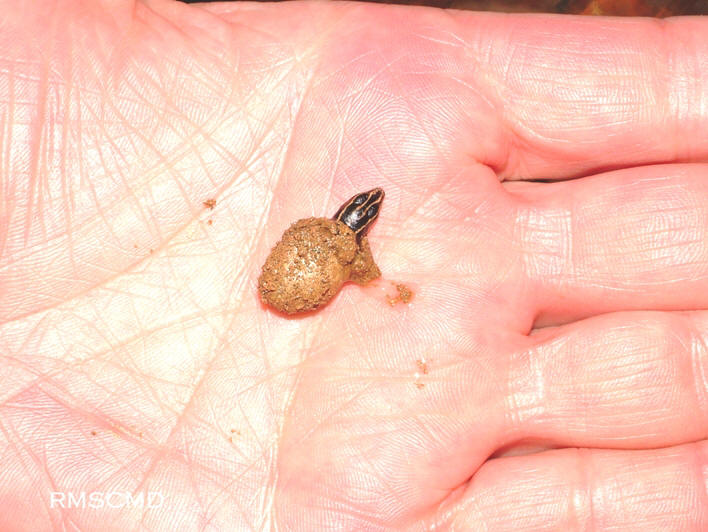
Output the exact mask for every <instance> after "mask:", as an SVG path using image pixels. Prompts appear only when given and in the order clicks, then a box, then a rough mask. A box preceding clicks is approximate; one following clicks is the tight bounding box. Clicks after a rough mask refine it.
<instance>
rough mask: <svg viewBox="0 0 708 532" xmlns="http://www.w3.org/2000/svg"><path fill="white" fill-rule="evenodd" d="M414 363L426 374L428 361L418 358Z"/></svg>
mask: <svg viewBox="0 0 708 532" xmlns="http://www.w3.org/2000/svg"><path fill="white" fill-rule="evenodd" d="M415 364H416V366H418V369H419V370H420V371H421V372H422V373H423V375H427V374H428V362H427V361H426V360H425V359H424V358H419V359H418V360H416V361H415Z"/></svg>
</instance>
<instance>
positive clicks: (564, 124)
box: [457, 14, 708, 179]
mask: <svg viewBox="0 0 708 532" xmlns="http://www.w3.org/2000/svg"><path fill="white" fill-rule="evenodd" d="M492 17H493V18H494V20H489V19H487V17H480V16H479V15H468V14H464V15H459V17H458V19H457V21H458V23H459V24H460V27H462V28H464V29H463V30H461V31H462V34H463V35H464V36H465V41H466V46H468V47H469V50H470V53H469V54H468V55H469V62H470V64H469V69H470V72H471V74H470V75H474V76H477V74H476V73H478V72H480V71H482V72H484V74H483V79H482V80H481V84H482V86H483V87H485V88H486V91H487V93H488V94H489V95H490V96H489V97H490V98H494V100H493V101H494V102H495V105H496V106H497V107H498V109H499V110H500V115H501V120H502V122H503V127H500V128H499V129H498V131H499V134H498V137H497V141H498V143H499V145H500V146H503V147H504V149H503V150H500V151H499V152H498V153H495V154H491V156H490V154H478V155H480V156H481V160H480V162H484V163H486V164H488V165H489V166H491V167H492V168H494V169H495V170H496V171H497V173H498V174H499V175H500V176H501V177H502V178H520V179H525V178H530V179H534V178H565V177H574V176H579V175H585V174H590V173H596V172H599V171H603V170H608V169H615V168H621V167H627V166H638V165H646V164H654V163H666V162H700V161H705V160H707V159H708V135H706V134H705V131H706V129H707V128H708V21H705V20H703V19H699V18H690V17H683V18H674V19H666V20H652V19H640V18H634V19H619V18H583V17H567V16H534V15H528V16H511V17H503V16H492ZM482 21H484V23H483V24H482V23H480V22H482Z"/></svg>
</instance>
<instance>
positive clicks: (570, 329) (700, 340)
mask: <svg viewBox="0 0 708 532" xmlns="http://www.w3.org/2000/svg"><path fill="white" fill-rule="evenodd" d="M529 341H530V342H532V346H531V347H529V348H528V349H526V350H524V351H520V352H518V354H517V355H515V356H514V357H512V360H511V364H510V366H509V374H508V376H507V378H508V381H509V382H511V383H513V387H511V391H510V392H509V394H508V396H507V398H506V405H505V406H504V408H503V409H502V411H503V412H504V415H505V416H507V419H506V425H507V427H508V429H507V440H508V441H510V442H513V441H521V442H524V441H531V442H534V441H541V442H548V443H550V444H552V445H555V446H562V447H568V446H573V447H613V448H640V447H644V448H646V447H657V446H667V445H676V444H680V443H687V442H691V441H697V440H701V439H706V438H708V347H707V346H708V312H686V313H679V312H675V313H669V312H623V313H617V314H608V315H603V316H598V317H594V318H589V319H587V320H584V321H580V322H575V323H572V324H569V325H564V326H561V327H555V328H547V329H542V330H540V331H537V332H536V333H535V334H532V335H531V337H530V338H529Z"/></svg>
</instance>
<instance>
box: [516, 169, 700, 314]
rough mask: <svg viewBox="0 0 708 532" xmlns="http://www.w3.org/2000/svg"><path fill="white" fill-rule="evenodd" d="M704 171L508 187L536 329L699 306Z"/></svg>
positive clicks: (640, 172)
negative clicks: (584, 319)
mask: <svg viewBox="0 0 708 532" xmlns="http://www.w3.org/2000/svg"><path fill="white" fill-rule="evenodd" d="M707 174H708V165H704V164H694V165H656V166H648V167H640V168H634V169H626V170H619V171H615V172H610V173H606V174H601V175H598V176H595V177H593V178H587V179H582V180H575V181H568V182H562V183H543V184H541V183H516V184H514V183H511V184H508V185H509V187H508V189H509V190H510V191H511V192H512V194H513V195H514V197H515V198H516V199H518V201H519V203H518V205H519V207H518V210H517V212H516V215H515V227H514V231H515V235H514V239H515V240H516V242H517V245H518V246H519V247H520V249H521V261H520V264H521V268H522V269H523V272H524V273H523V275H524V276H525V277H526V278H527V279H528V281H529V285H530V286H531V287H532V288H531V291H530V293H532V294H533V295H532V296H531V297H532V299H533V301H532V303H531V304H532V305H533V306H535V308H536V311H537V322H536V325H545V324H549V323H559V322H566V321H569V320H573V319H578V318H581V317H585V316H590V315H595V314H599V313H603V312H611V311H618V310H629V309H646V308H651V309H662V310H675V309H687V310H690V309H703V308H708V181H707V180H706V179H705V177H706V175H707Z"/></svg>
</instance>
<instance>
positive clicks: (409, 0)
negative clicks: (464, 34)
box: [182, 0, 708, 17]
mask: <svg viewBox="0 0 708 532" xmlns="http://www.w3.org/2000/svg"><path fill="white" fill-rule="evenodd" d="M182 1H183V2H187V3H188V4H195V3H197V0H182ZM207 1H209V0H207ZM332 1H336V0H332ZM369 1H372V2H374V3H377V4H408V5H421V6H433V7H449V8H454V9H469V10H475V11H504V12H507V13H568V14H579V15H621V16H647V17H670V16H673V15H706V14H708V0H674V1H670V0H386V1H380V0H369Z"/></svg>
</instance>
